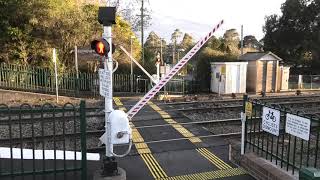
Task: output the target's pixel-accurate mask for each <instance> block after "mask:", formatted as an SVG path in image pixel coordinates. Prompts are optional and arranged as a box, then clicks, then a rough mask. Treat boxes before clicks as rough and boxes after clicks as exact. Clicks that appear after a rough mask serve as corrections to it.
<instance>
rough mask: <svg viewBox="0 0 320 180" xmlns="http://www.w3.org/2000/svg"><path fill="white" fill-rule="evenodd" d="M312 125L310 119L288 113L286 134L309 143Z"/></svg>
mask: <svg viewBox="0 0 320 180" xmlns="http://www.w3.org/2000/svg"><path fill="white" fill-rule="evenodd" d="M310 124H311V122H310V119H307V118H303V117H300V116H296V115H293V114H289V113H288V114H287V121H286V133H289V134H292V135H294V136H297V137H299V138H301V139H304V140H306V141H309V135H310Z"/></svg>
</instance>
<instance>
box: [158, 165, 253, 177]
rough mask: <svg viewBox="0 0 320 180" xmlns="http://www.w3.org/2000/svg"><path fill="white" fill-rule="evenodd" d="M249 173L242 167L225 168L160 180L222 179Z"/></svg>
mask: <svg viewBox="0 0 320 180" xmlns="http://www.w3.org/2000/svg"><path fill="white" fill-rule="evenodd" d="M245 174H248V173H247V172H246V171H245V170H244V169H242V168H231V169H223V170H217V171H209V172H201V173H194V174H186V175H180V176H173V177H168V178H160V179H158V180H164V179H167V180H169V179H172V180H180V179H181V180H189V179H190V180H209V179H220V178H226V177H231V176H240V175H245Z"/></svg>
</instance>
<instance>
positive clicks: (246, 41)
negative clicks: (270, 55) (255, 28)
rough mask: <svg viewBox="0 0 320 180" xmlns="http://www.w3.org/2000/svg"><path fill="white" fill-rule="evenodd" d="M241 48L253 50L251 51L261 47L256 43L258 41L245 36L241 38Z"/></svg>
mask: <svg viewBox="0 0 320 180" xmlns="http://www.w3.org/2000/svg"><path fill="white" fill-rule="evenodd" d="M243 47H245V48H253V49H260V48H261V45H260V43H259V42H258V40H257V39H256V37H255V36H253V35H248V36H245V37H244V38H243Z"/></svg>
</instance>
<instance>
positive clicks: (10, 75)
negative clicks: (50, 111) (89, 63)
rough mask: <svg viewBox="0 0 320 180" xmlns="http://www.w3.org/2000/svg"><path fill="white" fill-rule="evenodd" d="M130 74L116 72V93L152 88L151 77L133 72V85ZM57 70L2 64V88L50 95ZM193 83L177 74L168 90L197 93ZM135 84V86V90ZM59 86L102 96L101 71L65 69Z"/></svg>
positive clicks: (75, 93) (68, 92)
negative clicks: (76, 71) (99, 72)
mask: <svg viewBox="0 0 320 180" xmlns="http://www.w3.org/2000/svg"><path fill="white" fill-rule="evenodd" d="M130 78H131V76H130V74H114V75H113V87H114V89H113V90H114V92H121V93H123V92H125V93H129V92H133V93H145V92H147V91H148V90H149V89H150V88H151V82H150V79H148V78H146V77H144V76H141V75H133V81H132V82H133V85H132V86H131V80H130ZM55 83H56V82H55V77H54V72H52V71H50V69H46V68H38V67H31V66H21V65H10V64H3V63H2V64H0V88H2V89H8V90H21V91H28V92H38V93H46V94H54V93H55ZM188 84H193V83H190V82H187V81H185V80H184V79H183V78H181V77H175V78H174V79H172V80H171V81H169V82H168V84H167V85H166V91H167V92H169V93H172V94H184V93H186V92H188V93H190V92H194V90H195V88H193V87H192V86H190V87H189V86H187V85H188ZM131 87H133V89H131ZM58 89H59V94H60V95H66V96H74V97H99V96H100V94H99V76H98V74H97V73H83V72H80V73H79V74H78V77H77V74H76V73H73V72H64V73H61V74H58Z"/></svg>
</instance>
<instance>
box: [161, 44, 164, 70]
mask: <svg viewBox="0 0 320 180" xmlns="http://www.w3.org/2000/svg"><path fill="white" fill-rule="evenodd" d="M160 61H161V64H162V65H164V63H163V59H162V38H160Z"/></svg>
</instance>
